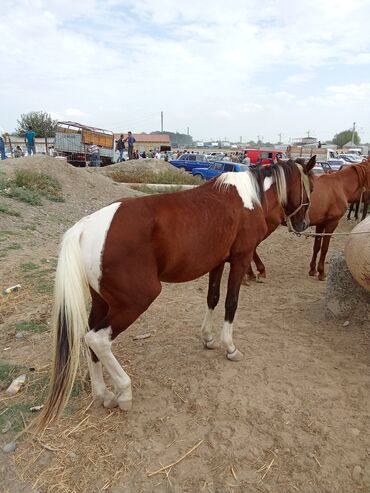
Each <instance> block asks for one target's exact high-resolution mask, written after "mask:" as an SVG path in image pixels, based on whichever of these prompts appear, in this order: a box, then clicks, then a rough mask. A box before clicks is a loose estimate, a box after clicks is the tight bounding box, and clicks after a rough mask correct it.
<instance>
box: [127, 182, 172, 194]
mask: <svg viewBox="0 0 370 493" xmlns="http://www.w3.org/2000/svg"><path fill="white" fill-rule="evenodd" d="M132 188H133V190H137V191H138V192H142V193H146V194H148V195H155V194H158V193H170V192H178V191H179V190H181V186H180V185H179V186H176V185H174V186H173V187H169V188H168V189H167V190H157V189H154V188H151V187H148V185H145V184H144V185H137V186H135V187H132Z"/></svg>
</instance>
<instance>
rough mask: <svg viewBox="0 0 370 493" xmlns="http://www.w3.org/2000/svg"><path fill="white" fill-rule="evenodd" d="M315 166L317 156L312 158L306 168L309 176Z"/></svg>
mask: <svg viewBox="0 0 370 493" xmlns="http://www.w3.org/2000/svg"><path fill="white" fill-rule="evenodd" d="M315 164H316V156H312V158H311V159H310V160H309V161H308V163H307V164H306V165H305V167H304V168H305V171H306V173H307V174H308V173H309V172H310V171H311V170H312V168H313V167H314V166H315Z"/></svg>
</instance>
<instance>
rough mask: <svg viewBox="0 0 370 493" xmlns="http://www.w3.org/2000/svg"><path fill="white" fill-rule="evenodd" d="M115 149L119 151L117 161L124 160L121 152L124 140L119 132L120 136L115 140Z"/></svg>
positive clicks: (123, 147)
mask: <svg viewBox="0 0 370 493" xmlns="http://www.w3.org/2000/svg"><path fill="white" fill-rule="evenodd" d="M116 150H117V151H118V152H119V157H118V161H117V163H121V162H122V161H124V160H125V159H124V157H123V152H124V150H125V141H124V140H123V134H121V135H120V138H119V139H118V140H117V144H116Z"/></svg>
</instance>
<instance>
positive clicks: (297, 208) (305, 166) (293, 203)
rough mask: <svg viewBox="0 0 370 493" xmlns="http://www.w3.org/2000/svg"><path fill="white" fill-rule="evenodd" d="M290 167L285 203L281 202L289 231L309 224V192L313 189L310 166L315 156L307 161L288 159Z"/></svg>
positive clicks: (303, 228)
mask: <svg viewBox="0 0 370 493" xmlns="http://www.w3.org/2000/svg"><path fill="white" fill-rule="evenodd" d="M287 164H288V165H289V166H290V167H291V173H292V174H291V179H290V180H289V183H288V184H287V198H286V203H285V204H283V209H284V215H285V221H286V223H287V226H288V228H289V230H290V231H297V232H301V231H304V230H305V229H306V228H308V226H309V225H310V221H309V218H308V209H309V207H310V203H311V199H310V196H311V192H312V190H313V173H312V172H311V170H312V168H313V167H314V166H315V164H316V156H313V157H312V158H311V159H310V160H309V161H308V163H305V161H304V159H297V160H296V161H292V160H289V161H288V163H287Z"/></svg>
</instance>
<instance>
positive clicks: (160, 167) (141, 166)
mask: <svg viewBox="0 0 370 493" xmlns="http://www.w3.org/2000/svg"><path fill="white" fill-rule="evenodd" d="M139 170H140V171H141V170H147V171H148V170H149V171H154V172H155V173H160V172H162V171H167V170H171V171H174V170H177V171H178V172H179V173H181V172H182V171H181V170H178V169H177V168H176V167H175V166H172V164H170V163H167V162H166V161H162V160H160V159H135V160H132V161H124V162H123V163H115V164H111V165H110V166H105V167H104V168H100V169H99V171H100V173H102V174H104V175H108V176H109V175H110V174H111V172H112V171H139Z"/></svg>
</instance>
